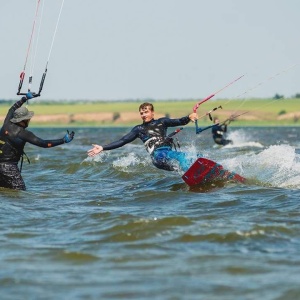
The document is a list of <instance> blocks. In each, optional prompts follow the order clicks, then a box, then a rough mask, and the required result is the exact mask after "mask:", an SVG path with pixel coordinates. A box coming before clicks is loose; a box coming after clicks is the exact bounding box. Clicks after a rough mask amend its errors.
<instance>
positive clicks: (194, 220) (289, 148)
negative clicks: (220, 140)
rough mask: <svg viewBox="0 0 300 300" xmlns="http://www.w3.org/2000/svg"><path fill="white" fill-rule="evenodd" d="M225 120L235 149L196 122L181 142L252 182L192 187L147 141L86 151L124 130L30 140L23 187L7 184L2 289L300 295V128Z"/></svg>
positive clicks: (16, 293)
mask: <svg viewBox="0 0 300 300" xmlns="http://www.w3.org/2000/svg"><path fill="white" fill-rule="evenodd" d="M229 129H230V132H229V136H228V137H229V138H230V139H233V140H234V146H226V147H224V148H218V147H216V146H214V144H213V142H212V140H211V137H210V132H203V133H202V134H200V135H197V136H196V135H195V133H194V129H193V127H186V128H185V129H184V130H183V131H182V132H180V133H179V134H178V139H179V140H180V141H181V149H183V150H189V151H190V152H191V156H195V157H196V155H197V153H198V152H200V153H201V154H202V155H204V156H205V157H207V158H210V159H212V160H215V161H217V162H219V163H221V164H222V165H223V166H224V167H226V168H227V169H229V170H232V171H235V172H238V173H239V174H240V175H242V176H245V177H246V178H247V179H248V183H246V184H236V183H225V184H223V186H221V185H212V186H204V187H197V188H193V189H191V188H189V187H187V186H186V185H185V183H184V182H183V181H182V179H181V174H179V173H176V172H166V171H162V170H158V169H156V168H155V167H153V166H152V164H151V162H150V159H149V157H148V154H147V153H146V152H145V150H144V148H143V145H142V143H141V142H140V141H136V142H134V143H132V144H130V145H126V146H124V147H122V148H119V149H116V150H113V151H110V152H106V153H104V155H101V156H98V157H96V158H95V159H90V158H87V156H86V151H87V150H88V149H90V147H91V144H92V143H102V144H103V143H106V142H108V141H112V140H115V139H117V138H118V137H120V136H122V135H123V134H125V133H127V132H128V130H129V129H126V128H118V129H110V128H104V129H99V128H83V129H76V135H75V139H74V141H73V142H72V143H70V144H66V145H62V146H58V147H56V148H52V149H41V148H37V147H34V146H31V145H27V146H26V149H25V150H26V153H27V155H28V156H29V158H30V159H31V164H30V165H28V164H27V163H26V162H24V166H23V172H22V174H23V177H24V180H25V182H26V186H27V191H10V190H1V191H0V198H1V218H0V241H1V242H0V247H1V251H0V260H1V269H0V291H1V297H0V298H1V299H170V300H171V299H172V300H175V299H228V300H229V299H230V300H232V299H264V300H268V299H277V300H279V299H282V300H283V299H284V300H287V299H291V300H294V299H300V271H299V270H300V255H299V254H300V209H299V208H300V205H299V203H300V202H299V201H300V200H299V197H300V161H299V158H300V139H299V129H298V128H243V129H242V128H232V127H230V128H229ZM32 131H33V132H35V133H36V134H37V135H39V136H41V137H43V138H54V137H55V138H56V137H57V138H58V137H62V136H63V135H64V133H65V130H63V129H50V128H44V129H32Z"/></svg>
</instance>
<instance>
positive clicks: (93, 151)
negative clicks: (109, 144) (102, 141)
mask: <svg viewBox="0 0 300 300" xmlns="http://www.w3.org/2000/svg"><path fill="white" fill-rule="evenodd" d="M92 145H93V146H94V148H92V149H90V150H88V152H87V153H88V156H95V155H97V154H99V153H101V152H102V151H103V147H102V146H100V145H95V144H92Z"/></svg>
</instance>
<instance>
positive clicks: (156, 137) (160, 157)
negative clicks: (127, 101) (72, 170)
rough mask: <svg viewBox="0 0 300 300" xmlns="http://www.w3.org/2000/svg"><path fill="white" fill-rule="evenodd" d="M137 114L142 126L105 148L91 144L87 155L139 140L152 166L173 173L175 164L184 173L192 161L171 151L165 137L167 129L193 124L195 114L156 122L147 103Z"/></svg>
mask: <svg viewBox="0 0 300 300" xmlns="http://www.w3.org/2000/svg"><path fill="white" fill-rule="evenodd" d="M139 113H140V116H141V119H142V120H143V123H142V124H140V125H137V126H135V127H134V128H133V129H132V130H131V131H130V132H129V133H128V134H126V135H125V136H123V137H122V138H120V139H119V140H117V141H115V142H112V143H110V144H107V145H105V146H100V145H97V144H93V146H94V147H93V148H92V149H90V150H88V155H89V156H91V157H92V156H95V155H97V154H99V153H100V152H102V151H103V150H104V151H106V150H112V149H116V148H119V147H122V146H124V145H125V144H128V143H130V142H132V141H134V140H135V139H136V138H140V139H141V140H142V142H143V143H144V145H145V147H146V150H147V151H148V152H149V154H150V156H151V159H152V163H153V164H154V166H156V167H157V168H159V169H163V170H167V171H174V170H176V169H178V166H176V162H177V165H178V164H179V167H180V169H182V170H183V171H184V172H185V171H187V170H188V168H189V167H190V165H191V164H192V162H193V160H191V159H189V158H188V157H187V154H186V153H184V152H179V151H176V149H175V150H173V148H174V143H173V139H172V138H171V137H168V136H167V129H168V127H175V126H181V125H187V124H188V123H189V122H190V121H193V122H195V121H196V120H197V119H198V115H197V113H191V114H190V115H188V116H185V117H182V118H179V119H170V118H167V117H163V118H159V119H157V120H156V119H154V107H153V104H151V103H148V102H146V103H143V104H141V105H140V107H139ZM174 162H175V163H174Z"/></svg>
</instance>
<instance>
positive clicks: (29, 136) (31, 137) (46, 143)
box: [19, 130, 75, 148]
mask: <svg viewBox="0 0 300 300" xmlns="http://www.w3.org/2000/svg"><path fill="white" fill-rule="evenodd" d="M74 134H75V133H74V131H72V132H71V133H69V131H67V133H66V135H65V136H64V137H63V138H62V139H56V140H43V139H41V138H39V137H37V136H36V135H35V134H33V133H32V132H31V131H28V130H23V131H21V132H20V133H19V138H21V139H22V140H23V141H26V142H28V143H30V144H33V145H35V146H38V147H42V148H52V147H55V146H58V145H62V144H64V143H70V142H71V141H72V140H73V138H74Z"/></svg>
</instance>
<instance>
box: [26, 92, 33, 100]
mask: <svg viewBox="0 0 300 300" xmlns="http://www.w3.org/2000/svg"><path fill="white" fill-rule="evenodd" d="M26 98H27V100H29V99H32V98H33V94H32V93H31V92H28V93H27V94H26Z"/></svg>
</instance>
